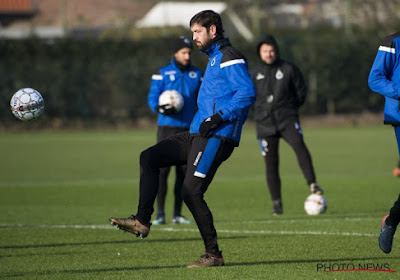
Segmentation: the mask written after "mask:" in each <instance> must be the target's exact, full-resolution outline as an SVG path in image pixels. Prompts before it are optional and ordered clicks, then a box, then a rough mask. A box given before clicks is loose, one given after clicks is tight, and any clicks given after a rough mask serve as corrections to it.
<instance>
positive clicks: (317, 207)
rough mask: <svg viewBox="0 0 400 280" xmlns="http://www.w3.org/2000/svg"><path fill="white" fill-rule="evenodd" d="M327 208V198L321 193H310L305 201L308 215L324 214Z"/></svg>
mask: <svg viewBox="0 0 400 280" xmlns="http://www.w3.org/2000/svg"><path fill="white" fill-rule="evenodd" d="M326 208H327V204H326V199H325V197H323V196H322V195H320V194H310V195H309V196H308V197H307V199H306V201H305V202H304V210H306V213H307V214H308V215H318V214H322V213H324V212H325V211H326Z"/></svg>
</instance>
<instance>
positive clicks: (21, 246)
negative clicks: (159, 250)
mask: <svg viewBox="0 0 400 280" xmlns="http://www.w3.org/2000/svg"><path fill="white" fill-rule="evenodd" d="M133 238H134V239H132V240H117V241H99V242H77V243H54V244H31V245H7V246H0V249H29V248H52V247H54V248H56V247H69V246H91V245H105V244H135V243H137V244H142V243H143V242H145V243H168V242H189V241H201V238H200V237H198V238H172V239H146V240H140V239H137V238H136V237H133ZM245 238H247V237H245V236H230V237H219V238H218V239H219V240H222V239H245Z"/></svg>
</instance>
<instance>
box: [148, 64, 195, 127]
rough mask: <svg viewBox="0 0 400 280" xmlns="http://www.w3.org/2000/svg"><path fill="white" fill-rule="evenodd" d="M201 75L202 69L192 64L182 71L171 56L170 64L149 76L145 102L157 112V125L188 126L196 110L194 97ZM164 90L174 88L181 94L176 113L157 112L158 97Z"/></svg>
mask: <svg viewBox="0 0 400 280" xmlns="http://www.w3.org/2000/svg"><path fill="white" fill-rule="evenodd" d="M202 76H203V73H202V71H201V70H200V69H198V68H196V67H194V66H192V65H191V66H190V67H189V68H188V69H187V70H185V71H184V72H182V71H181V70H180V69H179V68H178V66H177V65H176V64H175V59H174V58H173V59H172V61H171V64H169V65H167V66H165V67H162V68H160V70H159V73H158V74H154V75H153V76H152V77H151V87H150V91H149V94H148V98H147V103H148V105H149V107H150V109H151V110H152V111H153V112H154V113H157V114H158V121H157V124H158V126H171V127H187V128H189V127H190V123H191V122H192V119H193V116H194V115H195V113H196V110H197V107H196V99H197V93H198V91H199V88H200V84H201V81H202ZM166 90H176V91H178V92H179V93H180V94H181V95H182V96H183V100H184V106H183V108H182V110H181V111H179V112H178V113H175V114H172V115H163V114H160V113H158V111H157V109H156V106H158V105H159V104H158V98H159V97H160V95H161V93H162V92H164V91H166Z"/></svg>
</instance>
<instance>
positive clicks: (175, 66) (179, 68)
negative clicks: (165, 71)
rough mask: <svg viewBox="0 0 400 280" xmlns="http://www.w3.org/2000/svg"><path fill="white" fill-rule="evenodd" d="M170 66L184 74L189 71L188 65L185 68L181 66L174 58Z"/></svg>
mask: <svg viewBox="0 0 400 280" xmlns="http://www.w3.org/2000/svg"><path fill="white" fill-rule="evenodd" d="M171 64H172V65H173V66H174V68H176V69H177V70H179V71H181V72H185V71H187V70H189V68H190V66H191V64H190V63H189V64H188V65H187V66H183V65H182V64H180V63H179V62H177V61H176V60H175V58H174V57H173V58H172V59H171Z"/></svg>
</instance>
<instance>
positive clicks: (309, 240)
mask: <svg viewBox="0 0 400 280" xmlns="http://www.w3.org/2000/svg"><path fill="white" fill-rule="evenodd" d="M304 132H305V139H306V143H307V145H308V147H309V150H310V152H311V154H312V157H313V162H314V165H315V169H316V173H317V178H318V181H319V183H320V184H321V186H322V187H323V188H324V189H325V197H326V199H327V201H328V211H327V213H325V214H323V215H319V216H314V217H313V216H308V215H306V214H305V212H304V210H303V203H304V200H305V198H306V196H307V195H308V189H307V186H306V183H305V180H304V179H303V177H302V174H301V172H300V168H299V167H298V165H297V162H296V159H295V155H294V153H293V151H292V150H291V149H290V148H289V146H288V145H287V144H286V143H284V142H282V144H281V147H280V152H281V161H280V167H281V177H282V187H283V203H284V215H282V216H279V217H272V216H270V211H271V202H270V196H269V193H268V190H267V187H266V183H265V172H264V163H263V159H262V157H261V155H260V152H259V148H258V143H257V141H256V139H255V132H254V127H253V126H252V125H250V124H249V125H246V127H245V129H244V133H243V136H242V142H241V145H240V147H239V148H238V149H236V150H235V151H234V154H233V155H232V156H231V158H230V159H229V160H228V161H227V162H225V163H224V164H223V165H222V166H221V168H220V170H219V171H218V172H217V175H216V177H215V179H214V182H213V183H212V184H211V186H210V188H209V190H208V191H207V193H206V201H207V203H208V204H209V206H210V208H211V210H212V211H213V214H214V220H215V226H216V228H217V231H218V236H219V244H220V247H221V250H222V251H223V254H224V257H225V262H226V265H225V266H224V267H212V268H205V269H187V268H186V267H185V265H186V264H188V263H191V262H193V261H195V260H196V259H197V258H198V257H199V256H200V255H201V254H202V253H203V243H202V240H201V238H200V235H199V233H198V231H197V227H196V226H195V225H173V224H171V223H168V224H167V225H165V226H158V227H157V226H153V227H152V231H151V233H150V235H149V237H148V238H146V239H144V240H140V239H138V238H136V237H134V236H133V235H131V234H128V233H122V232H121V231H117V230H115V229H114V228H113V227H112V226H111V225H110V224H109V223H108V217H110V216H121V217H126V216H128V215H130V214H134V213H135V212H136V207H137V202H138V181H139V180H138V179H139V154H140V152H141V150H143V149H145V148H146V147H148V146H150V145H151V144H153V143H154V142H155V138H156V136H155V134H156V133H155V129H147V130H145V129H143V130H132V131H118V132H29V133H28V132H24V133H16V134H11V133H2V134H1V135H0V158H1V160H0V213H1V215H0V278H1V279H399V278H400V240H399V239H396V238H395V240H394V247H393V251H392V253H390V254H384V253H382V252H381V251H380V249H379V248H378V244H377V237H378V233H379V228H380V219H381V217H382V216H383V215H384V214H386V213H387V211H388V210H389V209H390V207H391V206H392V205H393V203H394V201H395V200H396V199H397V196H398V194H399V191H400V179H399V178H394V177H393V176H392V169H393V168H394V166H395V165H396V162H397V157H398V154H397V147H396V143H395V137H394V132H393V129H392V128H391V127H388V126H383V125H382V126H371V127H369V126H365V127H304ZM173 177H174V176H173V174H172V176H170V181H171V182H172V180H173ZM172 200H173V195H172V188H171V186H170V189H169V191H168V197H167V203H166V205H167V209H166V210H167V214H172V204H173V202H172ZM183 214H184V215H185V216H187V217H190V218H191V215H190V213H189V211H188V210H187V208H186V206H184V210H183ZM167 219H168V221H170V219H171V216H170V215H168V216H167ZM329 268H331V269H333V270H338V269H359V268H367V269H370V270H369V271H365V270H363V271H334V272H326V271H327V270H329ZM372 269H385V270H392V271H396V272H387V271H372Z"/></svg>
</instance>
